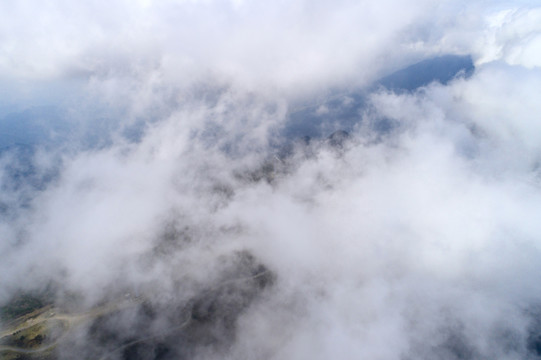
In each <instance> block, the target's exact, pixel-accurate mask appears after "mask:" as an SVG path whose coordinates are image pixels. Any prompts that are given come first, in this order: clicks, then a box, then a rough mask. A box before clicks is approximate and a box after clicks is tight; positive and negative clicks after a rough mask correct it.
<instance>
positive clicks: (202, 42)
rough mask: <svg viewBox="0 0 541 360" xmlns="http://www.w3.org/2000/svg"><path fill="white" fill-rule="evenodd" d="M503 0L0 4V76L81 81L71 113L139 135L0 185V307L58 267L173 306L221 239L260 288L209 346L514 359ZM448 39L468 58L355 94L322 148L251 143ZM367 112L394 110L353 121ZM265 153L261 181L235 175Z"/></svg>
mask: <svg viewBox="0 0 541 360" xmlns="http://www.w3.org/2000/svg"><path fill="white" fill-rule="evenodd" d="M505 5H506V4H505V3H503V2H502V3H497V4H493V5H491V6H487V7H485V4H484V3H481V2H479V3H473V4H468V5H467V6H464V4H463V3H456V2H454V3H451V2H446V3H442V4H434V3H432V2H430V1H417V2H415V3H414V4H407V5H405V4H402V3H400V2H397V1H390V0H386V1H380V2H353V1H347V0H344V1H339V2H327V1H316V2H306V1H293V2H291V1H289V2H282V1H279V2H273V3H270V2H268V3H263V2H255V1H233V2H228V1H201V2H196V1H169V2H153V1H141V2H138V3H128V2H122V1H116V2H111V3H108V4H107V6H105V4H104V3H101V2H99V1H95V2H87V3H85V4H78V3H77V4H75V3H73V4H72V3H68V2H60V1H49V2H40V3H39V4H37V3H31V2H25V1H22V2H18V3H17V4H14V5H9V4H7V3H6V4H2V5H0V7H1V9H0V10H2V11H1V13H2V15H0V24H2V25H0V37H1V38H2V41H3V45H2V47H1V48H0V77H2V78H4V79H7V80H9V81H13V83H14V84H15V83H16V84H19V83H20V82H21V81H22V82H24V81H27V82H29V83H32V84H33V83H35V82H37V81H38V80H40V79H41V81H44V82H47V81H51V82H63V81H66V79H69V78H78V79H82V80H81V81H82V82H84V86H83V88H84V90H85V91H86V95H85V97H82V96H81V97H80V102H77V100H72V101H71V102H70V103H69V104H70V105H69V106H70V107H71V108H70V111H71V113H74V114H76V113H77V112H82V113H84V112H85V111H86V110H88V108H89V107H92V106H89V105H88V104H89V103H91V104H93V102H96V103H99V106H97V105H96V107H100V109H101V108H104V109H106V110H103V111H105V112H107V111H108V112H109V113H108V115H109V116H110V117H111V118H113V117H119V118H120V119H115V121H119V122H120V123H121V124H128V125H126V126H129V125H131V124H133V123H136V122H137V121H142V122H144V123H145V126H146V127H145V131H144V133H143V135H142V138H141V139H140V141H137V142H134V141H132V142H130V141H127V140H125V139H123V138H122V137H121V136H113V137H112V144H111V145H110V146H107V147H105V148H100V149H98V148H94V149H90V150H87V151H79V152H77V153H61V154H60V155H58V156H59V157H60V158H61V159H62V160H61V166H60V168H59V175H58V178H55V179H53V181H51V182H50V183H49V184H48V186H47V187H46V188H45V189H44V190H35V189H34V190H29V189H26V188H25V189H23V190H20V191H19V192H17V191H15V192H14V193H13V194H11V193H7V192H6V193H5V194H2V201H4V202H6V203H13V202H17V201H18V200H17V196H18V195H19V194H23V193H24V194H26V195H28V194H31V195H32V197H31V200H30V202H29V204H26V205H24V206H20V208H18V212H17V213H16V214H14V215H13V217H12V218H9V219H8V221H6V222H4V223H3V224H2V226H1V228H0V231H1V234H2V235H3V236H4V238H5V239H6V240H3V242H2V243H1V245H0V246H1V250H2V251H1V252H0V254H1V255H0V259H1V260H2V261H0V272H1V273H2V274H8V275H9V276H3V277H2V279H1V281H2V283H1V284H2V285H3V286H0V289H2V290H1V293H0V295H1V296H2V298H0V300H3V301H5V300H6V299H7V297H8V295H10V294H11V291H12V290H13V289H16V288H17V287H18V286H22V287H26V288H32V287H35V286H39V284H43V283H45V282H47V281H48V280H50V279H56V280H58V281H60V282H61V284H62V286H63V287H64V288H66V289H67V290H69V291H75V292H78V293H81V294H83V295H84V296H85V298H86V301H87V302H88V305H89V306H90V305H91V304H94V303H97V302H99V301H102V300H103V298H104V297H105V296H107V295H108V293H109V292H111V289H119V290H118V291H122V289H124V288H127V289H137V291H139V292H140V293H142V294H144V295H145V296H147V297H148V298H149V299H150V300H149V301H150V302H151V303H152V304H153V305H155V306H163V307H164V308H167V307H168V306H169V307H172V306H180V305H179V304H184V302H185V301H187V300H188V299H189V298H191V297H192V296H193V295H194V294H197V293H198V291H199V290H201V288H205V286H209V285H208V284H214V283H216V282H217V281H219V280H218V279H219V278H220V276H222V271H223V269H224V267H225V266H226V265H224V264H225V263H226V262H227V261H225V260H224V255H227V254H230V253H231V252H232V251H233V250H238V249H248V250H249V251H250V252H251V253H253V254H254V256H255V257H256V258H257V259H258V260H260V261H261V262H262V263H263V264H265V266H266V267H268V268H269V269H270V270H271V271H272V272H273V273H274V274H275V275H276V281H275V283H274V284H273V285H272V287H270V288H269V289H267V290H266V291H265V293H264V294H262V295H261V297H260V298H258V299H257V301H255V302H254V303H253V304H251V306H250V307H248V308H247V309H246V312H245V313H243V314H242V316H240V318H239V319H238V324H239V326H238V329H237V334H236V337H235V341H234V342H233V343H232V344H231V346H229V347H228V350H227V351H226V352H225V354H224V353H222V352H220V353H213V352H212V351H211V350H208V349H203V350H202V352H201V353H198V354H199V356H200V358H224V357H226V358H227V357H228V358H258V359H260V358H263V359H283V358H299V359H302V358H307V357H311V358H321V359H323V358H331V357H337V358H360V357H366V358H381V359H396V358H406V359H407V358H435V357H436V358H449V359H453V358H457V357H460V356H463V357H465V358H468V357H469V358H498V359H516V358H525V357H526V356H530V355H528V354H527V349H526V345H527V344H526V342H527V337H528V336H529V335H528V331H529V326H530V324H531V321H532V318H531V316H530V315H529V314H528V311H530V310H531V309H532V308H535V307H537V306H539V299H540V296H541V287H540V286H539V285H538V284H539V281H538V279H537V276H536V274H538V273H539V271H540V270H541V268H540V266H541V262H540V261H539V259H540V255H541V254H540V251H541V242H540V241H539V235H540V234H541V225H539V221H538V219H537V218H538V216H537V214H538V212H539V209H540V208H541V193H540V192H539V181H540V177H539V161H540V150H541V149H540V148H539V144H540V143H541V139H540V138H539V137H540V135H539V134H541V131H540V130H541V129H540V126H541V125H540V122H539V120H538V114H539V113H541V105H540V103H539V101H538V99H537V97H538V92H539V89H540V88H541V73H540V72H539V69H538V67H539V61H538V56H537V53H536V52H537V51H538V50H537V48H538V46H537V44H538V42H539V34H538V33H539V30H540V29H539V26H538V24H539V21H537V20H538V17H539V16H538V15H539V9H536V8H533V7H532V6H528V5H527V4H526V5H524V6H522V7H519V5H520V4H513V6H512V7H506V6H505ZM448 52H454V53H460V54H463V53H472V55H473V56H474V58H475V60H476V64H477V65H478V66H477V69H476V71H475V73H474V74H473V75H472V76H471V77H469V78H459V79H456V80H454V81H452V82H450V83H449V84H447V85H441V84H430V85H428V86H426V87H424V88H422V89H419V90H418V91H415V92H412V93H403V94H396V93H392V92H386V91H384V90H377V91H376V92H373V93H370V94H369V95H368V96H367V105H366V107H365V108H363V109H362V111H361V112H360V113H359V114H358V116H359V120H360V123H359V125H358V126H357V128H356V129H355V131H354V132H353V133H352V134H351V137H350V138H349V140H348V141H346V143H345V144H344V145H343V147H342V148H341V149H336V148H332V147H330V146H328V144H325V142H324V141H318V140H317V139H313V140H312V144H311V145H310V148H309V149H308V150H307V149H304V150H305V151H299V152H298V153H297V154H295V155H293V156H292V157H291V158H289V159H285V160H277V159H274V160H269V158H272V157H271V156H269V152H270V151H271V150H272V149H271V145H270V144H271V142H272V140H273V136H276V133H277V130H278V129H280V128H281V126H283V124H284V123H285V122H286V121H287V110H288V107H290V106H291V105H292V104H294V103H295V101H296V100H298V99H306V98H309V97H310V96H311V95H313V94H314V93H315V94H319V95H321V96H324V95H322V94H325V91H330V90H329V89H333V87H334V88H339V89H343V88H355V87H358V86H362V85H366V84H368V83H369V82H370V81H372V80H374V79H377V78H378V77H379V76H381V75H383V74H386V73H388V72H390V71H392V70H393V69H397V68H400V67H401V66H404V65H406V64H409V63H411V62H412V61H414V60H415V59H418V58H423V57H427V56H431V55H434V54H441V53H448ZM44 79H45V80H44ZM9 81H8V82H9ZM76 98H77V99H79V97H76ZM347 99H350V100H349V101H353V98H352V97H351V98H347ZM20 101H21V102H22V103H23V104H24V103H25V102H26V101H27V99H26V98H24V97H21V100H20ZM317 109H318V114H319V115H320V116H321V117H325V116H326V114H327V112H326V109H327V108H326V107H325V106H324V105H322V106H321V107H319V108H317ZM327 111H328V109H327ZM328 113H332V112H328ZM381 119H386V120H390V121H392V122H393V124H395V125H394V127H392V128H391V129H390V130H389V131H387V132H382V133H377V134H375V133H374V130H373V128H372V127H371V124H374V123H375V122H377V121H379V120H381ZM299 148H301V150H302V146H301V145H299ZM42 156H43V158H42V159H41V160H40V161H39V164H41V167H43V168H48V167H50V166H51V165H50V164H49V163H47V161H49V160H48V159H49V158H48V157H47V155H45V154H42ZM6 161H7V160H6ZM269 161H275V163H274V166H275V170H276V171H275V172H274V174H273V179H272V181H268V182H267V181H265V180H261V181H257V180H256V179H257V177H258V175H257V174H258V173H257V170H260V168H261V166H262V165H263V164H265V163H267V165H268V162H269ZM6 166H7V165H3V169H4V174H6V172H5V171H6V169H7V167H6ZM280 167H283V169H281V168H280ZM280 170H283V171H280ZM254 174H255V175H254ZM8 180H9V179H7V177H6V176H4V177H3V178H2V179H1V181H2V185H3V186H4V188H6V189H7V188H8V187H7V185H6V184H7V182H8ZM171 229H173V230H171ZM167 231H172V232H173V233H174V235H171V236H172V237H173V240H172V242H173V243H174V245H171V244H168V243H167V241H165V240H164V238H167V236H166V235H164V233H166V232H167ZM167 246H170V247H167ZM162 248H165V250H163V249H162ZM160 249H161V250H160ZM160 251H161V252H160ZM156 254H159V255H156ZM4 289H5V290H4ZM172 304H173V305H172ZM158 317H160V316H158ZM166 317H167V316H164V317H162V318H160V320H159V321H157V323H156V324H155V326H156V327H159V326H160V324H162V323H167V321H172V320H170V319H167V318H166ZM160 321H161V322H160ZM119 326H120V325H119ZM504 340H505V341H504ZM506 344H507V345H506ZM460 352H462V355H460V354H459V353H460ZM532 356H533V355H532Z"/></svg>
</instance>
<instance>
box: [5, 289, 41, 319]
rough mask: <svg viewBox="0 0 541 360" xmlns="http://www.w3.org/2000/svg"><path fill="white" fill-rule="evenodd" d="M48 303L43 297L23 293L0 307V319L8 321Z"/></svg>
mask: <svg viewBox="0 0 541 360" xmlns="http://www.w3.org/2000/svg"><path fill="white" fill-rule="evenodd" d="M47 304H48V303H47V302H46V301H45V299H43V297H40V296H35V295H30V294H23V295H19V296H16V297H15V298H14V299H13V300H11V301H10V302H9V303H8V304H7V305H5V306H2V307H0V319H1V320H2V321H10V320H13V319H16V318H18V317H20V316H23V315H26V314H29V313H31V312H33V311H36V310H38V309H41V308H43V307H44V306H46V305H47Z"/></svg>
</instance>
